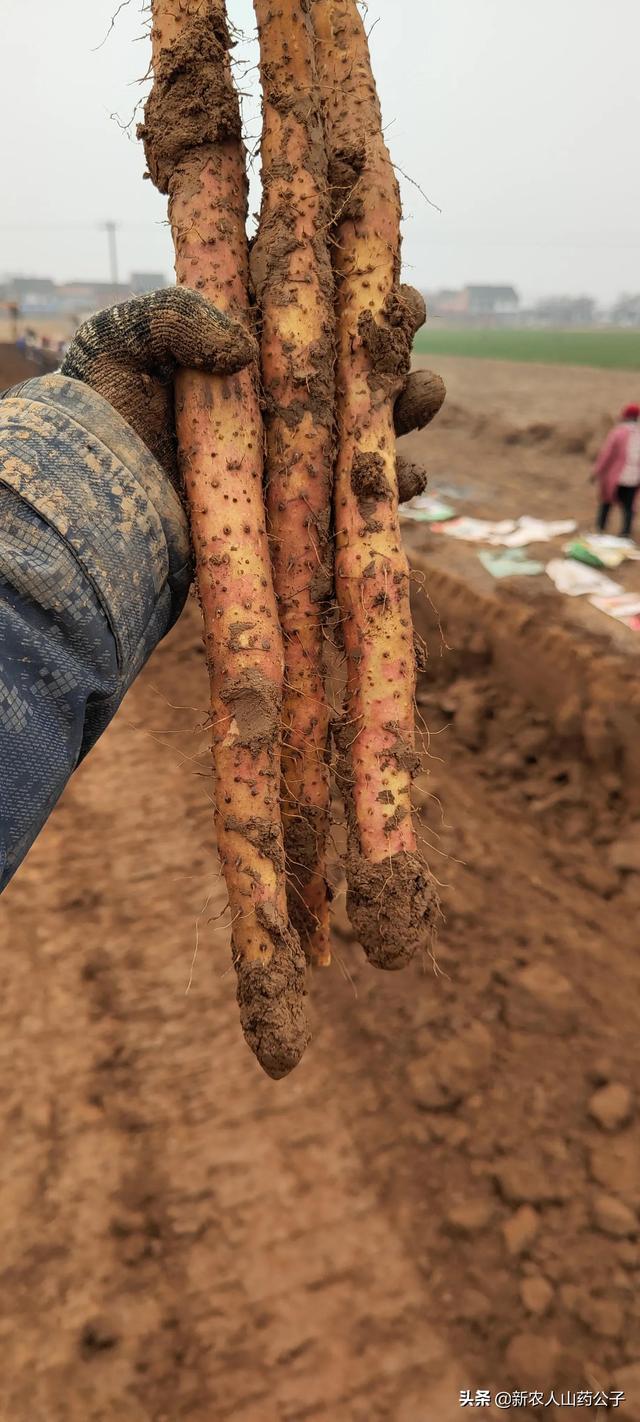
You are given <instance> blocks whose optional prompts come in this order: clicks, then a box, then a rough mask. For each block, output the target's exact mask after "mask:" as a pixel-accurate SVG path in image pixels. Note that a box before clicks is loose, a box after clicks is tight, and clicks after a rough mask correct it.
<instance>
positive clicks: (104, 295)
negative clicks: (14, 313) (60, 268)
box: [1, 272, 167, 321]
mask: <svg viewBox="0 0 640 1422" xmlns="http://www.w3.org/2000/svg"><path fill="white" fill-rule="evenodd" d="M166 285H167V280H166V277H165V276H164V274H163V273H162V272H132V273H131V279H130V280H129V281H122V282H118V283H117V284H114V283H113V282H110V281H65V282H55V281H52V280H51V278H50V277H33V276H8V277H6V278H5V279H4V281H3V283H2V288H1V299H2V300H3V301H5V302H16V303H17V305H18V306H19V308H20V311H21V312H22V314H23V316H25V317H27V318H28V317H29V316H61V317H65V318H68V319H71V320H74V319H76V320H78V321H79V320H81V319H82V320H84V318H85V317H86V316H90V315H91V314H92V313H93V312H94V311H99V310H100V309H101V308H102V307H104V306H114V305H115V303H116V302H118V301H127V300H128V299H129V297H131V296H137V295H142V294H143V293H144V292H146V291H155V290H157V288H158V287H161V286H166Z"/></svg>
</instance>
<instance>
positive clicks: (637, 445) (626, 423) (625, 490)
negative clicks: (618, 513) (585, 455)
mask: <svg viewBox="0 0 640 1422" xmlns="http://www.w3.org/2000/svg"><path fill="white" fill-rule="evenodd" d="M639 419H640V405H627V406H626V407H625V409H624V410H623V411H622V414H621V416H620V419H619V421H618V423H617V425H614V427H613V429H612V430H611V431H610V432H609V434H608V435H607V438H606V440H605V442H604V444H603V446H602V449H601V450H600V453H599V455H598V458H597V460H596V464H595V468H594V471H593V474H592V476H591V477H592V478H593V479H594V480H597V481H598V484H599V486H600V508H599V510H598V528H599V529H600V532H601V533H604V530H605V528H606V527H607V520H608V518H609V511H610V509H611V505H612V504H613V503H614V502H615V503H618V504H620V507H621V509H622V530H621V535H622V537H623V538H631V529H632V527H633V513H634V505H635V501H636V497H637V494H638V489H639V488H640V425H639V424H638V421H639Z"/></svg>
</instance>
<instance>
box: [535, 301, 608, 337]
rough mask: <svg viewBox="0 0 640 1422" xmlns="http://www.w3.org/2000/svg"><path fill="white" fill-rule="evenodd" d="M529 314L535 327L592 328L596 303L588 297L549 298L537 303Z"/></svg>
mask: <svg viewBox="0 0 640 1422" xmlns="http://www.w3.org/2000/svg"><path fill="white" fill-rule="evenodd" d="M531 314H532V316H533V319H534V321H535V323H536V325H539V326H553V327H554V328H555V329H556V330H557V329H558V328H559V327H566V326H593V325H595V322H596V303H595V301H593V300H592V298H591V297H590V296H550V297H548V298H547V299H546V300H545V301H538V302H537V304H536V305H535V306H534V307H533V311H532V313H531Z"/></svg>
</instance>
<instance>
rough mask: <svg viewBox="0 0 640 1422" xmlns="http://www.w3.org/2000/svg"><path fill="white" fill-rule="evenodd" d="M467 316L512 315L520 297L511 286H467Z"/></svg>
mask: <svg viewBox="0 0 640 1422" xmlns="http://www.w3.org/2000/svg"><path fill="white" fill-rule="evenodd" d="M465 293H466V297H467V313H468V315H469V316H514V315H515V313H516V311H517V310H518V308H519V306H520V297H519V296H518V293H517V291H516V289H515V287H513V286H467V287H465Z"/></svg>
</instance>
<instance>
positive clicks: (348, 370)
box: [312, 0, 435, 967]
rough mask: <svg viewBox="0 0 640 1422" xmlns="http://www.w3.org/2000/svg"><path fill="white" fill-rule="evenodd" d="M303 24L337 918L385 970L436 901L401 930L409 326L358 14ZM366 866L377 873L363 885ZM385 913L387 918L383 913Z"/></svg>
mask: <svg viewBox="0 0 640 1422" xmlns="http://www.w3.org/2000/svg"><path fill="white" fill-rule="evenodd" d="M312 14H313V21H314V26H315V30H316V35H317V39H318V45H317V53H318V65H319V74H320V82H321V90H322V97H323V102H324V111H325V123H326V132H327V147H328V153H329V175H330V179H331V182H332V188H333V201H334V209H335V214H336V217H335V233H334V236H335V242H334V245H333V261H334V269H335V274H336V281H337V343H338V354H337V369H336V383H337V398H336V412H337V433H338V455H337V464H336V475H335V498H334V506H335V526H336V595H337V599H338V603H339V606H340V612H341V616H342V627H343V633H344V641H345V648H346V652H347V699H346V709H345V718H344V725H343V729H342V732H341V748H342V750H343V751H344V752H345V765H344V769H345V776H348V781H349V784H350V789H349V792H348V796H349V798H350V801H351V803H350V805H348V817H349V822H350V836H349V863H348V866H347V867H348V878H349V882H350V891H351V898H350V907H351V908H352V910H353V912H354V914H355V916H356V917H357V921H358V935H359V937H361V939H362V941H363V946H364V947H365V949H366V950H367V952H369V953H370V956H371V957H372V961H374V962H375V963H376V964H377V965H378V966H381V967H395V966H398V965H399V963H400V962H401V961H402V962H404V961H407V959H408V958H409V957H411V956H412V954H413V953H414V952H415V951H416V949H417V948H418V947H419V946H420V945H421V944H425V943H426V942H427V941H428V939H429V936H430V932H431V924H432V920H433V918H434V898H435V896H434V894H433V892H432V891H431V888H430V883H429V876H428V874H427V871H426V869H424V868H422V869H421V871H420V872H421V874H422V880H423V881H424V891H423V890H422V889H421V891H420V893H418V894H416V895H415V899H414V905H415V911H414V913H413V914H410V915H409V922H407V916H406V914H405V903H404V900H405V897H406V893H407V892H408V885H409V884H410V883H414V884H415V876H416V872H418V870H419V861H418V860H417V857H416V840H415V832H414V827H413V821H412V814H411V782H412V771H413V769H414V758H413V755H412V751H413V745H414V691H415V657H414V648H413V633H412V623H411V612H410V605H409V568H408V564H407V559H406V556H405V553H404V551H403V548H402V543H401V537H400V526H399V520H398V478H397V468H396V445H395V430H394V417H393V407H394V402H395V400H396V398H397V396H398V395H399V394H400V391H401V390H402V388H403V385H404V382H405V379H406V375H407V372H408V369H409V359H410V347H411V337H412V333H413V330H414V328H415V323H416V313H415V307H414V300H413V297H412V294H411V293H408V292H405V291H404V290H403V289H402V288H400V287H399V285H398V283H399V276H400V217H401V212H400V198H399V192H398V185H397V182H396V179H395V174H394V171H393V167H392V164H391V160H390V158H389V154H388V152H387V149H386V146H385V143H384V138H383V135H382V127H381V115H380V106H379V102H378V97H377V93H376V88H375V83H374V80H373V76H372V73H371V64H370V59H369V51H368V45H367V40H366V35H365V31H364V27H363V24H362V20H361V18H360V14H359V12H358V9H357V5H356V4H355V0H315V2H314V4H313V6H312ZM372 866H382V870H386V872H382V870H381V872H379V873H377V874H375V875H373V876H372V875H371V874H368V873H367V872H366V871H367V869H368V868H371V867H372ZM368 887H369V888H370V889H371V895H370V897H369V894H368ZM427 890H428V892H427ZM383 900H384V901H385V916H384V919H385V921H384V922H383V921H382V918H381V904H382V902H383ZM394 900H395V901H396V902H397V907H398V914H397V916H396V915H394V913H393V911H392V912H391V913H390V914H389V912H388V909H389V905H390V904H391V905H393V902H394ZM394 917H397V922H398V924H403V925H404V927H403V930H402V932H401V933H399V934H398V935H397V936H396V935H394V934H393V933H391V934H390V933H389V928H390V927H391V925H392V924H393V921H394Z"/></svg>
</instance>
